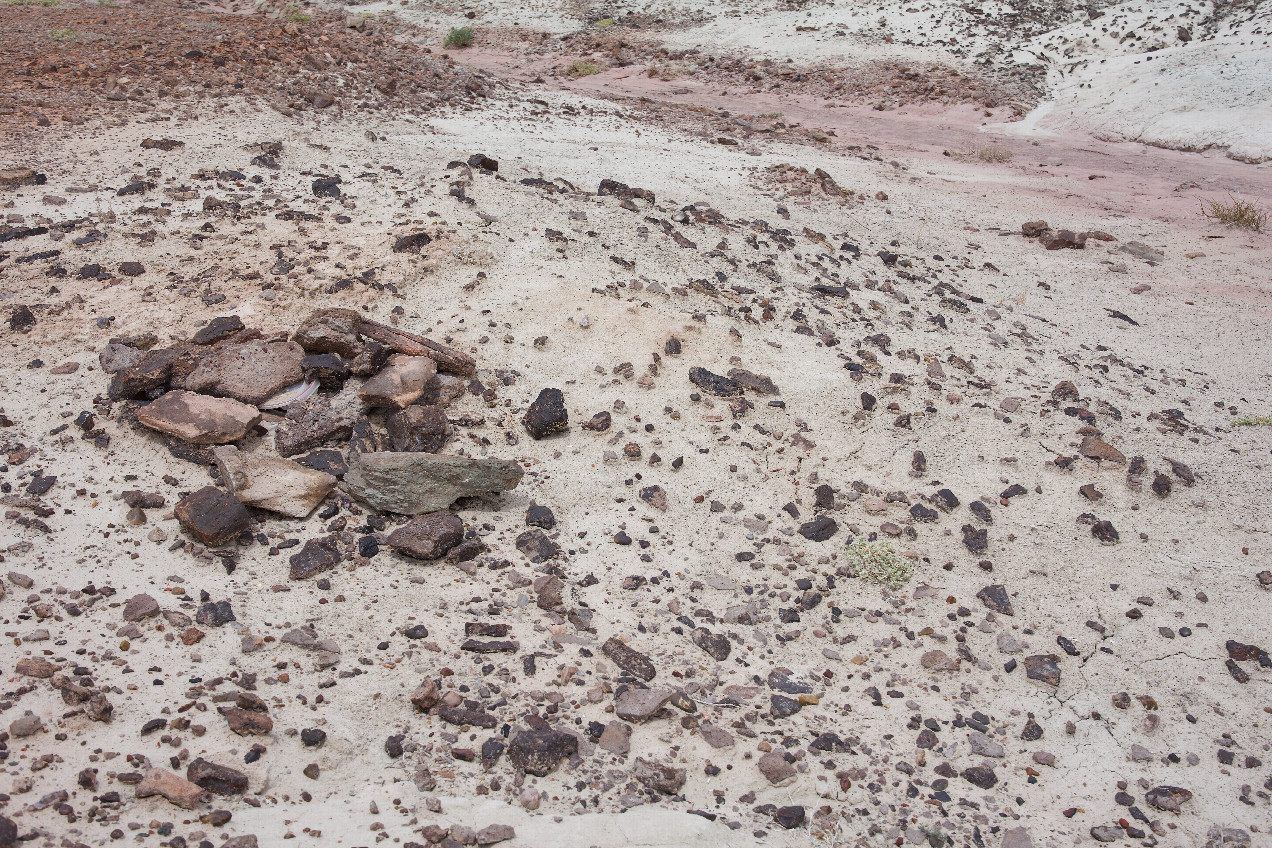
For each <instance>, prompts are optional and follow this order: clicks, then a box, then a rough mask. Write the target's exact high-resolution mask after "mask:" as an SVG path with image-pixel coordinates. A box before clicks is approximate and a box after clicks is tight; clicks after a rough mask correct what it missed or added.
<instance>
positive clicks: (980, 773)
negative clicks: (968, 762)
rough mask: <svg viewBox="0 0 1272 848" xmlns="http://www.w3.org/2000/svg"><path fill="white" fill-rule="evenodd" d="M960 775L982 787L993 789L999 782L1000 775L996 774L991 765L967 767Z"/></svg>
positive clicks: (974, 784)
mask: <svg viewBox="0 0 1272 848" xmlns="http://www.w3.org/2000/svg"><path fill="white" fill-rule="evenodd" d="M959 777H961V778H963V779H964V780H966V781H967V782H968V783H970V784H972V785H973V786H979V787H980V788H981V789H992V788H993V787H994V784H996V783H998V775H996V774H994V770H993V769H992V768H990V767H989V766H972V767H970V768H965V769H963V771H962V772H960V773H959Z"/></svg>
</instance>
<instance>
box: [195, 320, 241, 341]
mask: <svg viewBox="0 0 1272 848" xmlns="http://www.w3.org/2000/svg"><path fill="white" fill-rule="evenodd" d="M243 329H244V327H243V319H242V318H239V317H238V316H237V315H223V316H221V317H219V318H213V319H212V320H211V321H209V322H208V323H207V325H206V326H204V327H203V329H201V330H199V331H198V332H196V333H195V334H194V335H193V336H191V337H190V341H191V343H193V344H197V345H210V344H216V343H217V342H223V341H225V340H226V339H228V338H231V337H232V336H234V335H235V334H237V333H240V332H242V331H243Z"/></svg>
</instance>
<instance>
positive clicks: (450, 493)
mask: <svg viewBox="0 0 1272 848" xmlns="http://www.w3.org/2000/svg"><path fill="white" fill-rule="evenodd" d="M524 473H525V472H524V471H523V469H522V468H521V466H520V465H519V464H518V463H517V461H516V460H512V459H469V458H467V457H461V456H434V455H432V454H427V453H390V452H383V451H381V452H375V453H359V454H355V455H354V456H353V457H352V458H351V459H350V461H349V471H348V473H347V474H346V475H345V483H346V484H347V485H348V487H349V492H350V493H351V494H352V495H353V496H354V497H356V498H358V499H359V500H361V501H364V502H366V503H368V504H370V505H371V506H373V507H375V508H376V509H380V510H387V511H388V512H397V513H401V514H402V515H419V514H420V513H422V512H437V511H438V510H443V509H446V508H447V507H449V506H450V505H451V504H453V503H454V502H455V500H456V499H457V498H461V497H466V496H469V495H484V494H487V493H489V492H503V491H507V490H509V489H513V488H516V485H517V483H519V482H520V481H521V476H522V474H524Z"/></svg>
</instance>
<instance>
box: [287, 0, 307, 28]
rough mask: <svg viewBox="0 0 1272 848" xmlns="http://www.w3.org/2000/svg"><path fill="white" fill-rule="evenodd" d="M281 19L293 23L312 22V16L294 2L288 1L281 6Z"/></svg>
mask: <svg viewBox="0 0 1272 848" xmlns="http://www.w3.org/2000/svg"><path fill="white" fill-rule="evenodd" d="M283 20H285V21H287V22H288V23H293V24H307V23H312V22H313V17H312V16H310V15H309V14H307V13H306V12H305V11H304V10H303V9H301V8H300V6H299V5H297V4H296V3H288V4H287V5H286V6H284V7H283Z"/></svg>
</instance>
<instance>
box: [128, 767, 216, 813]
mask: <svg viewBox="0 0 1272 848" xmlns="http://www.w3.org/2000/svg"><path fill="white" fill-rule="evenodd" d="M136 791H137V797H138V798H149V797H150V796H152V795H162V796H163V797H164V798H167V799H168V800H169V801H171V802H172V803H173V804H176V805H177V806H178V807H181V808H182V809H184V810H193V809H194V808H195V807H197V806H199V798H200V797H201V796H202V795H203V789H201V788H200V787H198V786H196V785H195V784H193V783H191V782H190V781H188V780H186V779H185V778H183V777H180V776H179V775H175V774H173V773H172V772H170V771H168V770H167V769H161V768H152V769H150V770H149V771H147V772H146V775H145V777H143V778H142V779H141V782H140V783H138V784H137V790H136Z"/></svg>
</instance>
